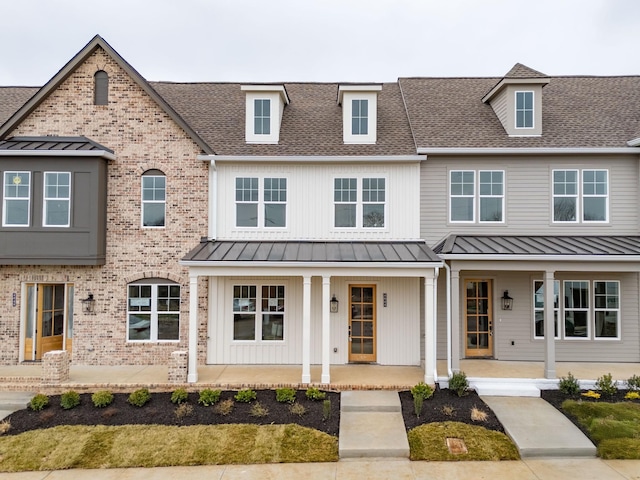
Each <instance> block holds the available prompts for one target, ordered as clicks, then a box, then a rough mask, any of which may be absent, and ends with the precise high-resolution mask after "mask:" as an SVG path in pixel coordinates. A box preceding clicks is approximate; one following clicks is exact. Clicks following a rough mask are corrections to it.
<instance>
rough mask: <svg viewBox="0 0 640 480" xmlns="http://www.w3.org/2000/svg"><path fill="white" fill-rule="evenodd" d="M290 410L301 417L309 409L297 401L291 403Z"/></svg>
mask: <svg viewBox="0 0 640 480" xmlns="http://www.w3.org/2000/svg"><path fill="white" fill-rule="evenodd" d="M289 411H290V412H291V413H293V414H294V415H297V416H299V417H302V416H303V415H304V414H305V413H307V409H306V408H305V407H304V405H302V404H300V403H297V402H296V403H292V404H291V405H289Z"/></svg>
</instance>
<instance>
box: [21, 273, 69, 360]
mask: <svg viewBox="0 0 640 480" xmlns="http://www.w3.org/2000/svg"><path fill="white" fill-rule="evenodd" d="M26 301H27V308H26V313H27V321H26V322H25V325H26V328H25V342H24V347H25V351H24V359H25V360H41V359H42V356H43V355H44V354H45V353H47V352H50V351H53V350H67V351H69V352H70V351H71V331H72V321H71V320H70V319H72V318H73V286H71V285H65V284H64V283H56V284H29V285H27V298H26ZM65 336H66V337H67V338H66V339H65Z"/></svg>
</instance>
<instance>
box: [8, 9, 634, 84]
mask: <svg viewBox="0 0 640 480" xmlns="http://www.w3.org/2000/svg"><path fill="white" fill-rule="evenodd" d="M1 2H2V3H1V5H0V17H2V27H1V28H0V45H2V55H1V56H0V85H2V86H14V85H20V86H40V85H43V84H44V83H46V82H47V81H48V80H49V79H50V78H51V77H52V76H53V75H54V74H55V73H56V72H57V71H58V70H59V69H60V68H62V67H63V66H64V64H65V63H66V62H67V61H69V60H70V59H71V57H73V55H75V54H76V53H77V52H78V51H79V50H80V49H82V47H84V45H86V44H87V43H88V42H89V41H90V40H91V38H92V37H93V36H94V35H96V34H99V35H101V36H102V37H103V38H104V39H105V40H106V41H107V42H109V44H110V45H111V46H112V47H113V48H114V49H115V50H116V51H117V52H118V53H120V55H122V56H123V57H124V59H125V60H127V61H128V62H129V63H130V64H131V65H132V66H133V67H134V68H135V69H137V70H138V71H139V72H140V73H141V74H142V75H143V76H144V77H145V78H146V79H147V80H168V81H187V82H191V81H237V82H280V81H283V82H284V81H289V82H292V81H318V82H325V81H352V82H364V81H366V82H381V81H393V80H396V79H397V78H398V77H415V76H423V77H443V76H444V77H449V76H465V77H468V76H496V77H500V76H502V75H504V74H505V73H506V72H507V71H508V70H509V69H510V68H511V67H512V66H513V65H514V64H515V63H516V62H520V63H523V64H525V65H527V66H529V67H531V68H534V69H536V70H539V71H541V72H543V73H546V74H548V75H640V51H639V47H640V1H639V0H527V1H525V0H106V1H100V2H99V1H94V0H19V1H18V0H1Z"/></svg>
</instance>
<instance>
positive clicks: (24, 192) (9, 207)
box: [2, 172, 31, 227]
mask: <svg viewBox="0 0 640 480" xmlns="http://www.w3.org/2000/svg"><path fill="white" fill-rule="evenodd" d="M3 190H4V198H3V206H2V226H3V227H27V226H29V219H30V216H29V214H30V211H31V204H30V202H31V172H4V189H3Z"/></svg>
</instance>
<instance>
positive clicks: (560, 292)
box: [531, 279, 563, 340]
mask: <svg viewBox="0 0 640 480" xmlns="http://www.w3.org/2000/svg"><path fill="white" fill-rule="evenodd" d="M536 282H540V283H542V285H543V287H542V288H543V289H544V280H540V279H534V280H533V282H532V283H531V286H532V292H533V295H534V297H535V294H536ZM553 282H554V284H556V285H558V308H555V307H554V308H553V312H554V313H555V315H556V318H557V319H558V334H557V335H556V336H555V337H554V338H555V339H556V340H560V339H561V338H562V328H561V326H560V319H561V318H563V317H561V316H560V313H561V311H562V308H561V305H562V302H561V301H560V300H561V298H562V289H561V282H560V280H554V281H553ZM543 291H544V290H543ZM542 301H543V302H544V299H543V300H542ZM531 304H532V307H533V316H532V319H533V338H534V340H544V338H545V337H544V335H542V336H540V335H536V326H535V322H536V312H540V311H541V312H543V313H544V311H545V309H544V306H543V307H542V308H537V307H536V301H535V298H533V301H532V302H531ZM545 320H546V318H545Z"/></svg>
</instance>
